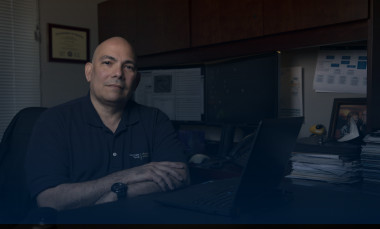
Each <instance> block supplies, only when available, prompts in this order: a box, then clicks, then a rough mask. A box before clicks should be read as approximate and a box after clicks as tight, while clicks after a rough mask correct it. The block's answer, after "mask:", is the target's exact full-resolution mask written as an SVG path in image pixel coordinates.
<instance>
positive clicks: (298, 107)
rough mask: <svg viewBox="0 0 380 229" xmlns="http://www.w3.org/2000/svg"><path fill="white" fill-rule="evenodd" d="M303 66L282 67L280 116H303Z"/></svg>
mask: <svg viewBox="0 0 380 229" xmlns="http://www.w3.org/2000/svg"><path fill="white" fill-rule="evenodd" d="M302 85H303V79H302V67H291V68H282V69H281V77H280V96H279V112H280V117H299V116H303V86H302Z"/></svg>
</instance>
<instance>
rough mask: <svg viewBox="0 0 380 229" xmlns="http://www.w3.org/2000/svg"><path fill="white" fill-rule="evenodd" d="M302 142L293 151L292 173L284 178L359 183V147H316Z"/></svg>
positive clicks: (324, 145)
mask: <svg viewBox="0 0 380 229" xmlns="http://www.w3.org/2000/svg"><path fill="white" fill-rule="evenodd" d="M310 140H313V139H302V141H299V142H298V143H297V146H296V147H295V149H294V152H292V155H291V158H290V161H291V163H292V171H291V172H290V174H289V175H287V176H286V177H287V178H291V179H296V180H313V181H322V182H328V183H334V184H353V183H358V182H360V181H361V164H360V145H359V146H356V145H351V144H347V143H343V144H342V143H335V142H331V143H324V144H316V143H314V142H313V141H310Z"/></svg>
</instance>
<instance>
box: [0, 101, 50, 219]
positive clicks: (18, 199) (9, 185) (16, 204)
mask: <svg viewBox="0 0 380 229" xmlns="http://www.w3.org/2000/svg"><path fill="white" fill-rule="evenodd" d="M45 109H46V108H44V107H28V108H24V109H22V110H21V111H19V112H18V113H17V114H16V115H15V116H14V117H13V119H12V121H11V123H10V124H9V125H8V127H7V129H6V130H5V132H4V135H3V138H2V140H1V143H0V223H12V224H13V223H19V222H21V221H22V220H23V218H25V217H26V215H27V214H28V212H29V210H30V209H31V207H33V205H34V204H33V202H32V200H31V198H30V195H29V192H28V190H27V187H26V179H25V169H24V163H25V154H26V151H27V148H28V143H29V139H30V136H31V134H32V130H33V127H34V124H35V122H36V120H37V119H38V117H39V116H40V114H41V113H42V112H43V111H44V110H45Z"/></svg>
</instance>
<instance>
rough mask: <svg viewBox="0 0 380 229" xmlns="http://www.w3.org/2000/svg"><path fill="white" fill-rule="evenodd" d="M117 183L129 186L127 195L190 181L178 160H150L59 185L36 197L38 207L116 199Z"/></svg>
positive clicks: (140, 193) (177, 185) (87, 203)
mask: <svg viewBox="0 0 380 229" xmlns="http://www.w3.org/2000/svg"><path fill="white" fill-rule="evenodd" d="M116 182H121V183H125V184H127V185H128V197H134V196H138V195H143V194H149V193H153V192H159V191H167V190H173V189H176V188H179V187H181V186H184V185H187V184H189V182H190V181H189V176H188V169H187V166H186V164H184V163H181V162H151V163H149V164H145V165H142V166H138V167H134V168H131V169H126V170H123V171H119V172H116V173H113V174H110V175H108V176H105V177H103V178H100V179H97V180H93V181H87V182H83V183H72V184H61V185H58V186H56V187H53V188H49V189H46V190H44V191H42V192H41V193H40V194H38V196H37V203H38V205H39V206H40V207H51V208H54V209H56V210H66V209H72V208H78V207H85V206H90V205H93V204H100V203H106V202H110V201H114V200H116V199H117V197H116V194H114V193H113V192H111V186H112V184H114V183H116Z"/></svg>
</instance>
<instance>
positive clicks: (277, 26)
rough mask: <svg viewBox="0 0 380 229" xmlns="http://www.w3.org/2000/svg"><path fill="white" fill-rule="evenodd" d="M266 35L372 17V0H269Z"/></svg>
mask: <svg viewBox="0 0 380 229" xmlns="http://www.w3.org/2000/svg"><path fill="white" fill-rule="evenodd" d="M264 12H265V13H264V19H263V20H264V35H267V34H275V33H280V32H287V31H293V30H300V29H306V28H313V27H319V26H326V25H332V24H338V23H342V22H350V21H356V20H360V19H367V18H368V0H281V1H278V0H265V1H264Z"/></svg>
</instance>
